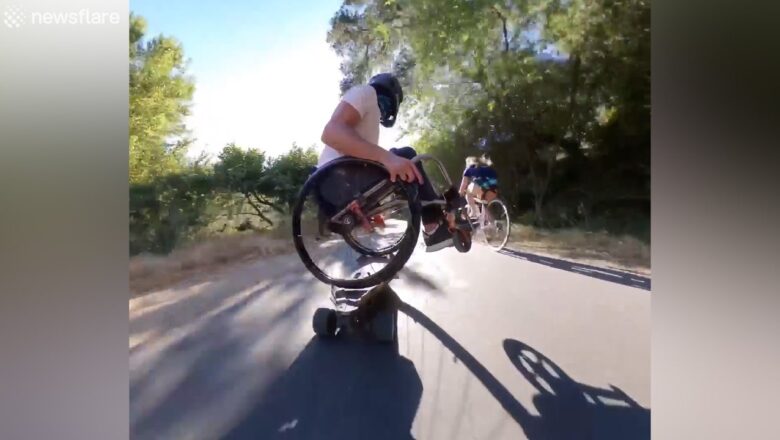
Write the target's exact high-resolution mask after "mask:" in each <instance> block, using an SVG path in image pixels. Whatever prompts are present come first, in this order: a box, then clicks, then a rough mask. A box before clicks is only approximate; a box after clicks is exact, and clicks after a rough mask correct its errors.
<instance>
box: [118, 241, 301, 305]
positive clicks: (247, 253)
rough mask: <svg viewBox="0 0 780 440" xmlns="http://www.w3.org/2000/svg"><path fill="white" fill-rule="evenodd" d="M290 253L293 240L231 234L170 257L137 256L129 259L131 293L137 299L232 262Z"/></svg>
mask: <svg viewBox="0 0 780 440" xmlns="http://www.w3.org/2000/svg"><path fill="white" fill-rule="evenodd" d="M292 251H293V245H292V240H290V239H289V238H277V237H270V236H267V235H259V234H233V235H227V236H221V237H213V238H209V239H205V240H203V241H200V242H198V243H194V244H191V245H188V246H184V247H182V248H180V249H176V250H174V251H173V252H171V253H170V254H169V255H165V256H156V255H137V256H134V257H132V258H131V259H130V292H131V296H138V295H142V294H144V293H148V292H151V291H153V290H157V289H162V288H166V287H170V286H171V285H174V284H176V283H178V282H180V281H182V280H184V279H187V278H189V277H191V276H193V275H195V274H198V273H206V272H213V271H215V270H218V269H221V268H223V267H225V266H228V265H230V264H232V263H236V262H239V261H248V260H252V259H256V258H259V257H270V256H275V255H280V254H284V253H288V252H292Z"/></svg>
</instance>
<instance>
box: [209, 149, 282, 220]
mask: <svg viewBox="0 0 780 440" xmlns="http://www.w3.org/2000/svg"><path fill="white" fill-rule="evenodd" d="M214 175H215V177H216V179H217V182H218V185H219V186H220V187H222V188H224V189H225V190H227V191H231V192H236V193H239V194H241V195H242V196H243V199H244V201H245V202H246V203H248V204H249V205H250V206H251V207H252V209H253V210H254V213H253V214H254V215H256V216H257V217H260V219H262V220H263V221H265V222H266V223H268V224H269V225H272V226H273V224H274V222H273V221H272V220H271V219H270V218H268V212H269V210H270V209H272V210H275V211H277V212H283V210H282V208H281V207H280V206H279V205H278V204H277V203H275V201H274V199H273V197H274V181H273V177H272V176H271V175H270V174H269V173H268V168H267V163H266V157H265V153H263V152H262V151H260V150H257V149H244V148H241V147H239V146H237V145H236V144H235V143H230V144H228V145H226V146H225V148H223V149H222V152H221V153H220V154H219V162H218V163H217V164H216V165H214Z"/></svg>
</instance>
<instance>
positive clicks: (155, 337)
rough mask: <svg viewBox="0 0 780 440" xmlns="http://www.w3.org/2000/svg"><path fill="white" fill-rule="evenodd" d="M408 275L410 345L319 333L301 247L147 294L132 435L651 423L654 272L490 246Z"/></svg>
mask: <svg viewBox="0 0 780 440" xmlns="http://www.w3.org/2000/svg"><path fill="white" fill-rule="evenodd" d="M391 287H392V288H393V290H394V291H395V292H396V294H397V295H398V296H399V298H400V299H401V300H402V301H403V303H402V305H401V310H400V311H399V314H398V325H399V328H398V343H397V346H393V345H390V346H381V345H375V344H371V343H369V342H364V341H360V340H354V339H353V340H336V341H322V340H319V339H317V338H316V337H314V335H313V333H312V330H311V316H312V313H313V311H314V310H315V309H316V308H317V307H320V306H327V305H328V299H327V296H328V293H329V288H328V287H327V286H325V285H323V284H321V283H319V282H317V281H316V280H315V279H314V278H313V277H312V276H311V275H309V274H308V272H306V271H305V269H304V268H303V266H302V264H301V263H300V262H299V260H298V258H297V256H295V255H287V256H280V257H276V258H274V259H270V260H263V261H257V262H253V263H245V264H242V265H237V266H235V267H233V268H231V269H230V270H228V271H225V272H223V273H220V274H217V275H214V276H212V277H211V278H204V279H201V280H192V281H190V282H188V283H184V284H182V285H180V286H178V287H176V288H173V289H168V290H165V291H161V292H156V293H153V294H150V295H146V296H144V297H140V298H136V299H134V300H132V301H131V303H130V411H131V412H130V423H131V438H138V439H176V438H182V439H213V438H236V439H244V438H245V439H302V438H307V439H308V438H311V439H328V438H338V439H384V438H386V439H409V438H414V439H447V440H456V439H491V440H493V439H522V438H528V439H588V438H593V439H600V438H607V439H636V438H640V439H641V438H649V436H650V295H651V294H650V290H649V289H650V283H649V280H648V279H645V278H642V277H638V276H634V275H631V274H622V273H619V272H615V271H608V270H601V269H598V268H593V267H588V266H582V265H577V264H571V263H567V262H565V261H560V260H554V259H551V258H546V257H542V258H539V257H535V256H533V255H529V254H524V253H522V252H507V253H496V252H493V251H491V250H489V249H487V248H486V247H484V246H475V247H474V248H473V249H472V251H471V252H470V253H468V254H459V253H458V252H457V251H455V250H454V249H452V248H449V249H445V250H443V251H440V252H437V253H434V254H425V253H424V251H423V249H421V248H418V249H417V250H416V251H415V254H414V255H413V256H412V259H411V260H410V261H409V263H408V264H407V266H406V267H405V268H404V270H403V271H402V272H401V273H400V274H399V278H398V279H396V280H395V281H393V282H392V283H391Z"/></svg>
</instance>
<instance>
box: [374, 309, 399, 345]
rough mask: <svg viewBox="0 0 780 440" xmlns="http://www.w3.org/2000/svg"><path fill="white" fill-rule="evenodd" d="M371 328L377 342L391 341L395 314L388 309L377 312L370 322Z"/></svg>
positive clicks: (393, 338) (393, 337)
mask: <svg viewBox="0 0 780 440" xmlns="http://www.w3.org/2000/svg"><path fill="white" fill-rule="evenodd" d="M371 330H372V333H373V335H374V338H375V339H376V340H377V341H379V342H393V341H394V340H395V330H396V329H395V316H394V314H393V313H392V312H390V311H381V312H379V313H377V315H376V316H375V317H374V319H373V320H372V322H371Z"/></svg>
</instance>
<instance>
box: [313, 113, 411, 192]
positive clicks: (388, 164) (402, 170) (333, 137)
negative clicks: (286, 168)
mask: <svg viewBox="0 0 780 440" xmlns="http://www.w3.org/2000/svg"><path fill="white" fill-rule="evenodd" d="M359 122H360V113H359V112H358V111H357V110H356V109H355V108H354V107H352V106H351V105H349V104H348V103H346V102H343V101H342V102H341V103H339V105H338V106H337V107H336V110H335V111H334V112H333V115H332V116H331V118H330V121H328V123H327V124H326V125H325V129H324V130H323V131H322V136H321V138H320V139H321V140H322V142H324V143H325V144H326V145H328V146H330V147H331V148H333V149H335V150H337V151H338V152H339V153H341V154H344V155H346V156H352V157H358V158H361V159H367V160H372V161H375V162H379V163H381V164H382V165H384V167H385V168H387V170H388V171H389V172H390V180H392V181H393V182H395V179H396V176H399V177H401V179H402V180H404V181H407V182H411V181H413V180H417V181H419V182H420V183H422V182H423V178H422V175H420V171H419V170H418V169H417V167H416V166H415V165H414V163H413V162H412V161H410V160H408V159H405V158H403V157H399V156H396V155H394V154H392V153H390V152H389V151H387V150H385V149H384V148H382V147H380V146H379V145H375V144H372V143H371V142H367V141H366V140H365V139H363V138H361V137H360V135H359V134H358V133H357V132H356V131H355V126H357V124H358V123H359Z"/></svg>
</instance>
